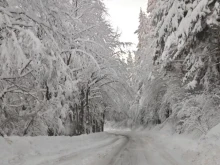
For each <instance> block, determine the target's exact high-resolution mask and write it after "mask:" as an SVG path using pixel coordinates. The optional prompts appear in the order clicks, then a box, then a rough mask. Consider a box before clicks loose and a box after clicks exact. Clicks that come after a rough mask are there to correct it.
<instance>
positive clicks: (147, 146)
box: [0, 132, 189, 165]
mask: <svg viewBox="0 0 220 165" xmlns="http://www.w3.org/2000/svg"><path fill="white" fill-rule="evenodd" d="M65 138H66V137H58V138H52V139H50V138H48V137H47V138H46V137H44V138H39V137H36V139H33V138H28V139H26V140H24V139H13V138H12V139H10V141H11V142H10V143H9V146H11V147H12V148H13V150H14V151H13V153H14V155H13V156H11V157H8V158H7V157H5V156H4V152H3V156H2V157H0V158H1V159H0V161H2V160H3V162H0V164H1V165H189V164H188V163H186V162H184V160H183V159H182V157H181V156H180V155H178V154H177V153H176V152H175V151H174V150H170V149H168V148H166V147H165V146H163V145H162V143H160V142H159V141H157V140H156V138H154V137H151V136H147V135H141V134H138V133H134V132H122V133H100V134H93V135H83V136H80V137H69V138H66V139H65ZM0 142H1V141H0ZM13 145H14V146H13ZM19 146H20V149H19ZM23 146H24V147H23ZM25 146H26V148H25ZM16 150H18V151H16ZM15 151H16V152H15ZM5 155H8V154H5Z"/></svg>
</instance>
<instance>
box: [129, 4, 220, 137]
mask: <svg viewBox="0 0 220 165" xmlns="http://www.w3.org/2000/svg"><path fill="white" fill-rule="evenodd" d="M137 34H138V36H139V44H138V50H137V52H136V56H135V65H136V66H135V67H134V68H133V77H134V78H133V80H134V81H133V84H134V88H135V89H136V91H138V95H137V96H136V101H135V102H134V103H133V105H132V106H131V109H130V111H131V112H132V113H134V112H136V113H135V115H133V116H131V118H132V119H133V121H134V123H138V124H141V125H145V126H152V125H156V124H162V125H161V126H163V125H165V124H167V123H169V124H171V125H172V126H173V128H174V130H175V131H176V132H178V133H183V132H190V131H195V130H196V131H198V132H200V133H201V134H206V133H207V132H208V130H209V129H211V128H212V127H213V126H215V125H216V124H218V123H220V111H219V106H220V100H219V99H220V90H219V89H220V88H219V87H220V81H219V80H220V79H219V78H220V58H219V57H220V2H219V1H218V0H200V1H197V0H192V1H188V0H178V1H177V0H166V1H162V0H149V1H148V8H147V12H143V11H141V12H140V26H139V28H138V30H137ZM143 75H145V76H143ZM132 113H131V114H132Z"/></svg>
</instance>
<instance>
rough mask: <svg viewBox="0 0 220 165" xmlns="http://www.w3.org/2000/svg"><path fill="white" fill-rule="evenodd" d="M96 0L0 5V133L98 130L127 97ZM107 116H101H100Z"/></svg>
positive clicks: (113, 37)
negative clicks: (106, 115)
mask: <svg viewBox="0 0 220 165" xmlns="http://www.w3.org/2000/svg"><path fill="white" fill-rule="evenodd" d="M106 14H107V13H106V9H105V6H104V4H103V2H102V1H101V0H93V1H91V0H62V1H60V0H46V1H44V0H28V1H25V0H1V1H0V134H1V135H2V136H5V135H8V136H10V135H19V136H25V135H31V136H37V135H50V136H57V135H80V134H83V133H91V132H99V131H103V126H104V120H105V114H106V112H108V114H111V113H110V112H111V110H114V111H116V112H118V111H120V110H121V109H123V108H121V107H124V106H123V105H124V103H125V102H126V100H128V99H130V96H129V95H127V93H128V89H127V88H128V86H127V83H126V79H127V70H126V64H125V63H124V62H122V61H121V60H120V58H119V54H120V53H121V52H120V51H116V50H121V46H122V45H123V44H124V43H120V42H119V40H118V37H119V35H118V34H117V33H115V32H114V31H113V30H112V28H111V26H110V24H109V23H108V22H107V21H106V20H105V17H106ZM108 118H109V116H108Z"/></svg>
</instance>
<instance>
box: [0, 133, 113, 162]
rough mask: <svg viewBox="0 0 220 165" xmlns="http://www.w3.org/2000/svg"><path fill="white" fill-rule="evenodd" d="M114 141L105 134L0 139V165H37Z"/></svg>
mask: <svg viewBox="0 0 220 165" xmlns="http://www.w3.org/2000/svg"><path fill="white" fill-rule="evenodd" d="M114 140H115V136H113V135H110V134H107V133H98V134H90V135H82V136H77V137H62V136H61V137H7V138H2V137H0V153H1V154H0V165H18V164H19V165H20V164H22V165H37V164H41V163H42V162H44V161H45V160H48V161H50V160H54V159H56V158H58V157H62V155H63V156H64V155H68V154H69V155H73V154H74V153H77V152H80V151H83V150H87V149H88V146H89V147H90V148H95V147H99V146H103V145H106V144H111V143H113V141H114ZM82 155H83V154H82Z"/></svg>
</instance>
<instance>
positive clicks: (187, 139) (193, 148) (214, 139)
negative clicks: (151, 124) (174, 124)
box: [142, 124, 220, 165]
mask: <svg viewBox="0 0 220 165" xmlns="http://www.w3.org/2000/svg"><path fill="white" fill-rule="evenodd" d="M142 132H143V133H142V134H145V136H151V137H154V138H155V140H156V141H157V142H158V143H161V145H162V146H164V148H166V149H168V150H172V152H173V156H174V157H178V156H181V157H182V158H183V159H184V160H185V161H186V163H187V165H220V124H218V125H217V126H215V127H214V128H212V129H211V130H210V131H209V132H208V134H207V135H204V136H202V137H200V138H192V136H190V135H188V136H184V135H177V134H173V132H172V129H171V128H170V127H169V125H167V126H165V128H163V129H160V130H158V128H156V129H153V130H150V131H149V130H147V131H146V130H145V131H143V130H142Z"/></svg>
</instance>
